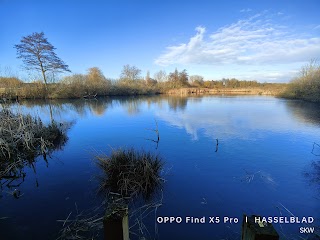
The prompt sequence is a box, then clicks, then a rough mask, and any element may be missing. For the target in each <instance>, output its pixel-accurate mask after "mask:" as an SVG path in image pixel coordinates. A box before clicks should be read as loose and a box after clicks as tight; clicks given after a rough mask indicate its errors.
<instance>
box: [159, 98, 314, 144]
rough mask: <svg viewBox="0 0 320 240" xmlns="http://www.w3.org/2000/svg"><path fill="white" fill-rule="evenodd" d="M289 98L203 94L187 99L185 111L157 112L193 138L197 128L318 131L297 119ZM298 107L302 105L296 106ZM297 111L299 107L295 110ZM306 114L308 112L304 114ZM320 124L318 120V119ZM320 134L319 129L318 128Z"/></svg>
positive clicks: (247, 132)
mask: <svg viewBox="0 0 320 240" xmlns="http://www.w3.org/2000/svg"><path fill="white" fill-rule="evenodd" d="M290 107H291V109H290V108H288V104H287V102H286V101H283V100H279V99H275V98H261V97H260V98H256V97H246V98H241V97H240V98H215V97H211V98H204V99H203V101H202V102H200V103H198V102H196V101H193V102H191V101H190V102H188V108H185V109H184V110H183V111H175V112H174V113H173V112H172V111H168V110H160V111H157V112H156V115H157V116H158V117H159V118H160V119H162V120H164V121H166V122H168V123H169V124H170V125H172V126H176V127H179V128H184V129H185V130H186V132H187V133H188V134H190V135H191V136H192V139H193V140H198V131H199V130H200V129H204V132H205V134H206V135H208V136H210V137H213V138H224V139H226V138H235V137H236V138H240V139H248V138H250V139H252V138H255V136H254V135H253V134H252V132H253V131H256V134H258V133H257V132H258V131H272V132H277V133H288V132H302V131H303V132H305V133H309V134H313V135H316V132H315V131H314V128H313V126H312V125H310V124H306V121H303V122H301V121H297V120H299V119H296V118H292V116H291V115H289V114H288V110H291V111H292V105H291V106H290ZM295 107H296V108H299V107H300V106H299V105H296V106H295ZM296 111H298V110H296ZM304 118H308V116H305V115H304ZM318 124H319V123H318ZM318 134H319V132H318Z"/></svg>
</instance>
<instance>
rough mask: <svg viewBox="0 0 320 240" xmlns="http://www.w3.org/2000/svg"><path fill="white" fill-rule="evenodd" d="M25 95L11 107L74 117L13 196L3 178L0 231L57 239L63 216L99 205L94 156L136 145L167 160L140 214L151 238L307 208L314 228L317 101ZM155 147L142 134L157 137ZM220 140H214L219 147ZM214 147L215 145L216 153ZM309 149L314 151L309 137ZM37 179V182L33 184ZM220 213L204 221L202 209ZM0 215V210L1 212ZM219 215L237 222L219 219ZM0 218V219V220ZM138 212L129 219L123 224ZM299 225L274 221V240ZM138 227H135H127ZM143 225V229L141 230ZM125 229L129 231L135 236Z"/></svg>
mask: <svg viewBox="0 0 320 240" xmlns="http://www.w3.org/2000/svg"><path fill="white" fill-rule="evenodd" d="M50 105H51V110H52V111H51V112H52V115H51V116H50V107H49V104H47V103H44V102H32V101H29V102H22V103H21V104H20V105H12V109H14V110H15V111H22V112H25V113H31V114H34V115H38V116H40V117H41V118H42V119H43V121H44V122H50V119H51V118H54V120H55V121H57V122H61V123H67V122H68V123H70V122H71V123H72V124H71V127H70V129H69V130H68V132H67V134H68V141H67V143H66V145H65V146H64V147H63V149H61V150H58V151H55V152H54V153H53V154H52V156H51V158H50V159H49V162H48V166H47V165H46V163H45V161H43V160H42V159H41V158H39V159H38V160H37V163H36V172H34V171H33V169H32V168H29V167H26V168H25V171H26V173H27V176H26V178H25V181H24V182H23V183H22V184H21V185H20V186H19V189H20V191H21V192H22V193H23V194H24V195H23V196H22V197H20V198H19V199H15V198H13V196H12V195H11V194H10V191H11V190H12V189H8V188H6V187H5V186H3V189H2V190H1V198H0V239H1V240H2V239H35V240H36V239H56V238H57V236H58V232H59V230H60V229H61V228H62V224H63V223H62V222H57V221H56V220H63V219H66V218H67V216H68V215H69V214H70V212H72V214H71V215H70V216H71V217H70V219H72V216H74V215H75V214H76V212H77V210H78V211H86V210H87V211H90V209H93V208H94V207H95V206H98V205H99V203H101V196H99V195H97V194H96V191H97V187H98V180H97V178H96V176H97V175H99V173H100V172H99V169H98V168H97V167H96V166H95V164H94V160H93V158H94V156H95V155H96V154H101V153H102V152H103V153H106V154H109V153H110V152H111V150H112V148H118V147H134V148H136V149H142V148H143V149H145V150H150V151H152V152H155V153H159V154H160V155H161V156H162V157H163V159H164V160H165V163H166V164H165V169H164V171H163V177H164V178H165V179H166V182H165V184H164V186H163V196H162V197H163V199H162V205H161V207H159V208H158V209H157V211H156V215H155V213H154V212H153V213H151V214H150V215H149V216H147V217H146V218H145V219H143V223H144V224H145V228H144V234H145V236H148V239H154V238H156V239H240V238H241V223H242V216H243V214H248V215H252V214H256V215H261V216H291V214H293V215H294V216H298V217H302V216H312V217H314V219H315V223H314V224H313V225H316V226H319V225H320V224H319V223H320V222H319V217H320V204H319V199H320V188H319V186H320V182H319V181H318V180H317V179H319V175H320V172H317V169H316V168H315V167H314V165H313V164H312V163H313V162H318V161H320V156H315V155H314V154H312V153H311V150H312V147H313V143H314V142H316V143H320V139H319V136H320V106H319V105H315V104H312V103H305V102H301V101H293V100H283V99H277V98H273V97H262V96H240V97H239V96H233V97H230V96H204V97H189V98H187V97H178V96H176V97H167V96H156V97H142V98H141V97H130V98H106V99H99V100H90V101H84V100H73V101H55V102H51V103H50ZM156 122H157V124H158V129H159V133H160V141H159V144H158V146H156V143H155V142H153V141H150V140H149V139H154V140H156V134H155V132H154V131H152V130H150V129H155V128H156ZM216 139H218V142H219V145H218V149H216V142H217V140H216ZM216 150H217V151H216ZM314 153H318V154H320V149H318V146H317V145H316V147H315V149H314ZM36 182H38V186H37V184H36ZM155 216H157V217H164V216H175V217H177V216H180V217H182V218H183V219H184V218H185V217H186V216H192V217H203V216H204V217H206V220H207V222H206V223H205V224H191V223H189V224H186V223H184V222H182V223H180V224H178V223H166V224H164V223H161V224H157V227H156V228H155V218H156V217H155ZM212 216H218V217H220V220H221V221H222V222H220V223H219V224H209V223H208V222H209V217H212ZM4 217H6V218H4ZM223 217H229V218H231V217H232V218H237V219H238V220H239V222H238V223H229V222H228V223H223ZM1 218H4V219H1ZM134 221H135V219H134V218H130V223H129V225H133V224H134ZM301 226H305V225H304V224H274V227H275V229H276V230H277V231H278V233H279V234H280V236H281V239H301V237H303V238H306V237H307V235H305V234H301V233H299V228H300V227H301ZM131 230H132V232H135V233H136V234H138V233H137V229H135V228H133V229H131ZM146 232H148V233H146ZM133 236H135V235H133V234H132V238H133Z"/></svg>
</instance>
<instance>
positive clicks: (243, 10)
mask: <svg viewBox="0 0 320 240" xmlns="http://www.w3.org/2000/svg"><path fill="white" fill-rule="evenodd" d="M251 11H252V9H250V8H244V9H241V10H240V12H241V13H243V12H251Z"/></svg>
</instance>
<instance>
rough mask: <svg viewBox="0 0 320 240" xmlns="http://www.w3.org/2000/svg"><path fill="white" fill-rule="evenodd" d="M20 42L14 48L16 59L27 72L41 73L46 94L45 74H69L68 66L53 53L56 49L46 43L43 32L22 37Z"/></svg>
mask: <svg viewBox="0 0 320 240" xmlns="http://www.w3.org/2000/svg"><path fill="white" fill-rule="evenodd" d="M20 42H21V43H20V44H16V45H15V46H14V47H15V48H16V49H17V55H18V58H21V59H22V61H23V63H24V65H25V67H26V69H27V70H36V71H40V72H41V74H42V77H43V81H44V83H45V87H46V91H47V93H48V86H47V84H48V82H47V75H46V74H47V72H51V73H57V72H63V71H67V72H70V70H69V67H68V65H66V64H65V63H64V62H63V61H62V60H61V59H60V58H59V57H58V56H57V55H56V53H55V52H54V50H55V49H56V48H55V47H54V46H53V45H51V43H49V42H48V40H47V38H45V36H44V33H43V32H40V33H37V32H35V33H32V34H31V35H28V36H26V37H22V39H21V41H20Z"/></svg>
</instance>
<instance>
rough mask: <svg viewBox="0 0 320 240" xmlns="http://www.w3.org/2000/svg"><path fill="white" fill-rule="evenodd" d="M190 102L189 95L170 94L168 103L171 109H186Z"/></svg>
mask: <svg viewBox="0 0 320 240" xmlns="http://www.w3.org/2000/svg"><path fill="white" fill-rule="evenodd" d="M187 103H188V97H182V96H170V97H169V98H168V104H169V107H170V109H171V110H173V111H177V110H185V109H186V107H187Z"/></svg>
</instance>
